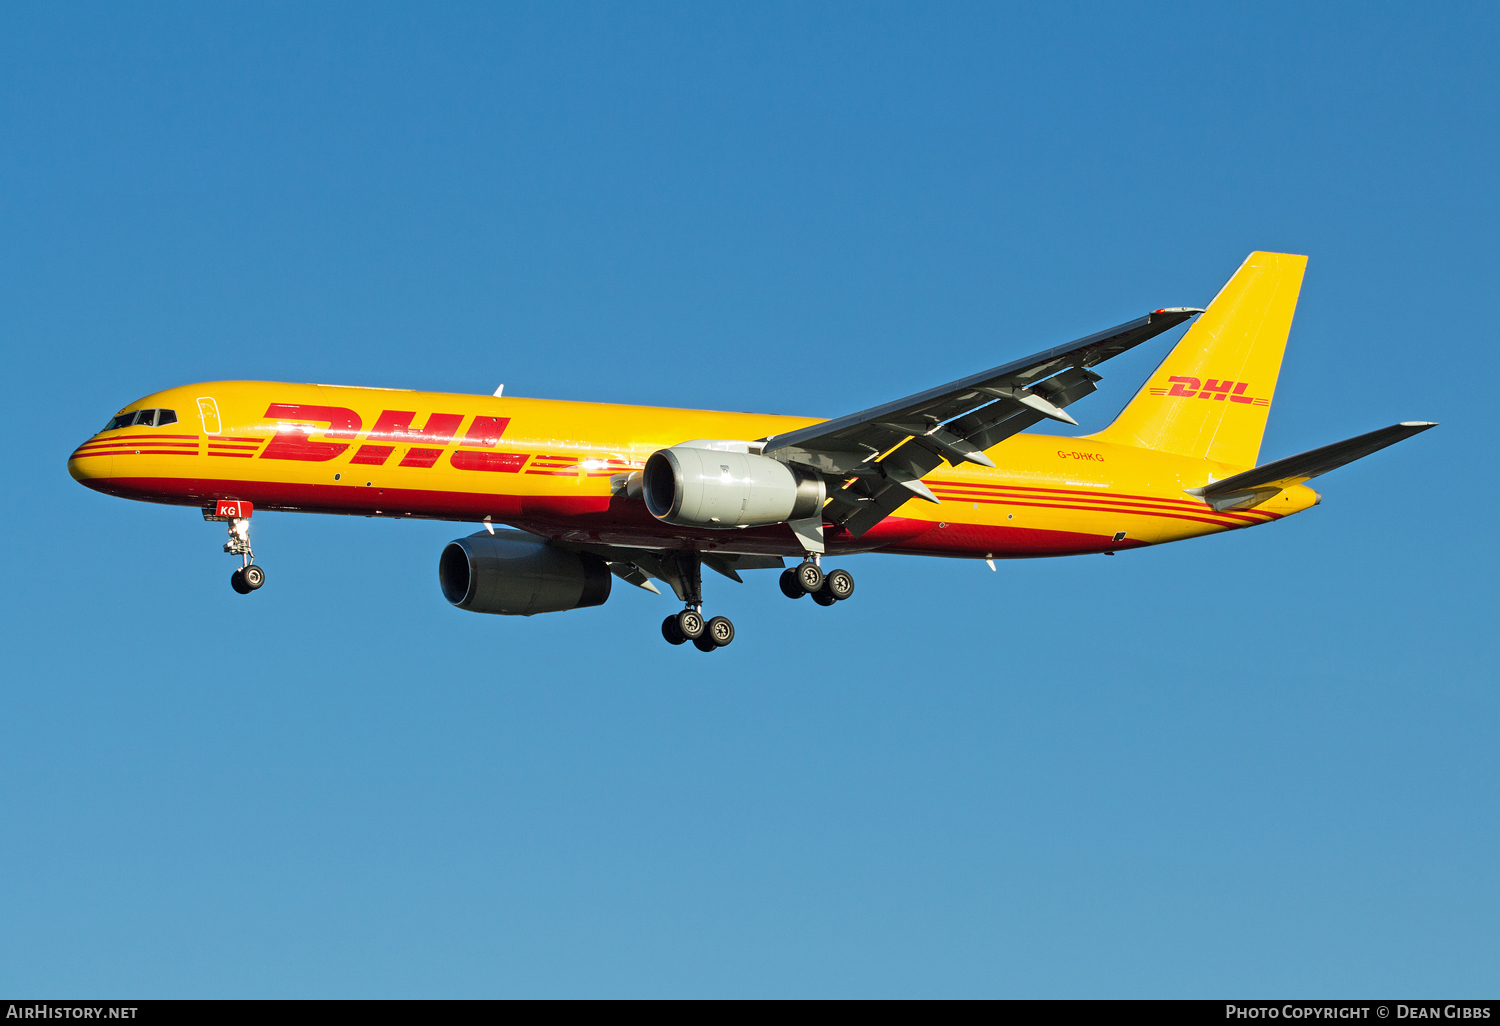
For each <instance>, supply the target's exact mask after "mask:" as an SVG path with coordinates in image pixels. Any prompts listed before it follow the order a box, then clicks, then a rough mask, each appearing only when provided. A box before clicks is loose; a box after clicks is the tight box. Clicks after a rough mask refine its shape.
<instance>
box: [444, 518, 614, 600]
mask: <svg viewBox="0 0 1500 1026" xmlns="http://www.w3.org/2000/svg"><path fill="white" fill-rule="evenodd" d="M613 581H614V577H613V576H612V575H611V574H610V572H609V567H608V566H606V565H605V562H604V560H602V559H600V558H599V557H598V556H594V555H591V554H589V553H586V552H569V551H568V550H566V549H560V548H557V547H556V546H553V545H549V544H547V542H545V541H543V540H542V539H540V538H538V537H536V536H535V535H530V534H527V533H526V532H525V531H510V530H503V531H496V532H495V533H494V534H488V533H485V532H480V533H479V534H473V535H470V536H469V537H467V538H459V539H458V540H457V541H451V542H449V543H448V547H447V548H445V549H443V555H442V557H441V558H439V559H438V583H439V584H441V585H442V588H443V597H444V598H446V599H447V600H448V601H449V602H452V603H453V604H454V605H455V606H457V607H458V608H459V609H467V610H469V611H470V612H474V613H501V614H504V615H508V616H531V615H533V614H535V613H557V612H561V611H562V610H564V609H581V608H583V607H584V606H600V605H603V604H604V600H605V599H607V598H609V589H610V584H611V583H612V582H613Z"/></svg>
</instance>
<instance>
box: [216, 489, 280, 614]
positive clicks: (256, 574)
mask: <svg viewBox="0 0 1500 1026" xmlns="http://www.w3.org/2000/svg"><path fill="white" fill-rule="evenodd" d="M254 512H255V507H254V506H253V505H251V504H250V503H248V502H236V501H233V500H229V499H220V500H219V501H218V502H217V503H216V504H215V505H214V506H213V507H211V508H206V509H204V511H203V519H204V520H213V521H218V522H221V523H227V524H228V525H229V540H228V541H226V542H225V543H224V551H225V552H227V553H229V554H230V555H231V556H239V557H240V568H239V569H238V570H236V571H235V572H234V573H232V574H230V575H229V586H230V587H231V588H233V589H234V590H235V591H237V592H239V593H240V594H241V595H248V594H250V593H251V592H252V591H257V590H259V589H260V587H261V585H263V584H265V583H266V572H265V571H264V570H262V569H261V568H260V567H258V566H256V565H255V563H254V562H253V560H254V559H255V553H254V552H253V551H252V550H251V548H250V517H251V514H253V513H254Z"/></svg>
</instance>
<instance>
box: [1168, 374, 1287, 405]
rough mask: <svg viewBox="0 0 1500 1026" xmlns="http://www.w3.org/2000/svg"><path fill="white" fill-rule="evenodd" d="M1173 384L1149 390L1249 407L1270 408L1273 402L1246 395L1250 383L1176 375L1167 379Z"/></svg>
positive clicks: (1178, 396) (1182, 397) (1183, 397)
mask: <svg viewBox="0 0 1500 1026" xmlns="http://www.w3.org/2000/svg"><path fill="white" fill-rule="evenodd" d="M1167 380H1168V381H1170V382H1172V387H1171V388H1152V389H1149V391H1150V392H1151V394H1152V395H1160V396H1166V397H1167V398H1171V397H1173V396H1176V397H1177V398H1179V399H1191V398H1193V396H1197V397H1198V398H1199V399H1218V400H1219V401H1220V402H1222V401H1223V400H1225V399H1228V400H1229V401H1230V402H1232V403H1245V404H1246V405H1249V406H1269V405H1271V400H1269V399H1256V398H1254V397H1253V396H1248V395H1246V394H1245V391H1246V389H1248V388H1249V387H1250V383H1249V382H1248V381H1221V380H1219V379H1218V378H1209V379H1208V381H1207V382H1203V381H1199V380H1198V379H1197V378H1194V377H1190V376H1187V375H1176V374H1174V375H1173V376H1172V377H1170V378H1168V379H1167Z"/></svg>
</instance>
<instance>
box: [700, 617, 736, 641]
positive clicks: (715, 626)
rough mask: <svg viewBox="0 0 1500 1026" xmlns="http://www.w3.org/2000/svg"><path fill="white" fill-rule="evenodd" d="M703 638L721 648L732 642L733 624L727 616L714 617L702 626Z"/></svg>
mask: <svg viewBox="0 0 1500 1026" xmlns="http://www.w3.org/2000/svg"><path fill="white" fill-rule="evenodd" d="M703 636H704V637H705V638H707V639H709V640H710V641H712V642H713V643H714V644H715V645H716V646H717V647H719V648H723V647H724V646H725V645H727V644H729V643H730V642H731V641H733V640H734V624H732V623H730V621H729V617H727V616H716V617H714V618H713V619H712V620H710V621H708V623H706V624H704V625H703Z"/></svg>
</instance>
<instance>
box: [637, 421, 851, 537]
mask: <svg viewBox="0 0 1500 1026" xmlns="http://www.w3.org/2000/svg"><path fill="white" fill-rule="evenodd" d="M703 445H704V447H699V446H698V445H694V444H691V443H689V444H686V445H674V446H672V447H671V448H670V449H658V450H657V451H656V452H654V453H652V454H651V457H650V458H649V459H648V460H646V466H645V469H644V470H643V471H642V473H641V491H642V493H643V494H644V498H645V500H646V508H647V509H648V510H650V511H651V515H652V516H653V517H655V518H656V519H658V520H660V521H662V522H663V523H667V524H673V525H675V526H677V527H707V528H720V527H761V526H765V525H767V524H783V523H786V522H787V521H788V520H802V519H804V518H807V517H814V516H817V515H818V514H819V513H820V512H821V511H822V509H823V502H824V500H825V499H826V498H827V497H828V496H827V493H826V492H825V490H824V487H823V480H822V479H821V478H820V477H818V476H817V475H816V474H812V473H808V472H804V471H801V470H798V469H797V468H795V467H789V466H787V465H786V464H785V463H779V462H777V461H776V460H773V459H771V458H769V457H767V456H756V455H754V454H753V453H749V452H744V451H734V450H731V449H729V448H727V447H728V446H730V445H735V446H737V447H740V448H743V447H746V444H745V443H743V442H740V443H713V442H705V443H703ZM709 445H723V446H725V448H707V447H706V446H709Z"/></svg>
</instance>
